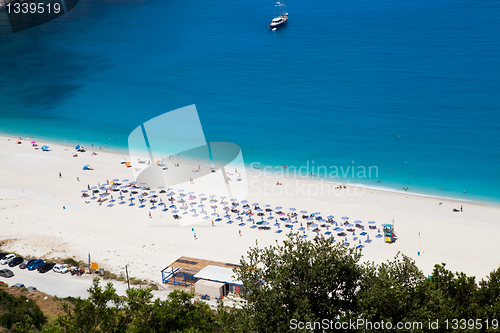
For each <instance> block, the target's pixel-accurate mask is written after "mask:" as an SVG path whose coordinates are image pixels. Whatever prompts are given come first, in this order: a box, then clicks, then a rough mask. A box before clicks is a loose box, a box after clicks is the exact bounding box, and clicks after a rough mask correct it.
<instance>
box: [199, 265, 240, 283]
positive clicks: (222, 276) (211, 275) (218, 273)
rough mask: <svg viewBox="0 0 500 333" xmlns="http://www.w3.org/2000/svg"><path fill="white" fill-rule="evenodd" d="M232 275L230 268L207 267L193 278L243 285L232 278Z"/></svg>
mask: <svg viewBox="0 0 500 333" xmlns="http://www.w3.org/2000/svg"><path fill="white" fill-rule="evenodd" d="M233 275H234V273H233V269H232V268H228V267H220V266H212V265H209V266H207V267H205V268H203V269H202V270H200V271H199V272H198V273H196V274H195V275H194V277H195V278H197V279H203V280H210V281H216V282H222V283H229V284H237V285H240V286H241V285H243V283H242V282H241V281H239V280H236V279H235V278H233V277H232V276H233Z"/></svg>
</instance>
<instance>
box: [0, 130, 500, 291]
mask: <svg viewBox="0 0 500 333" xmlns="http://www.w3.org/2000/svg"><path fill="white" fill-rule="evenodd" d="M7 138H10V139H11V141H7ZM28 140H30V141H31V138H30V139H28ZM35 140H36V139H34V140H33V141H35ZM23 142H24V143H23V144H21V145H17V144H16V139H14V138H13V137H12V136H10V137H3V136H0V177H2V178H3V179H4V181H3V184H2V187H0V211H1V212H2V218H0V228H2V230H4V232H3V233H2V234H3V236H2V237H3V239H2V240H11V241H10V242H9V244H8V247H9V248H10V249H12V250H14V251H15V252H17V253H19V254H21V255H23V256H46V257H48V258H55V257H63V256H64V257H73V258H75V259H77V260H78V259H81V260H86V258H87V256H88V253H91V255H92V258H93V260H95V262H98V263H99V264H100V266H101V267H103V268H105V269H106V270H108V271H111V272H113V273H115V274H117V275H120V274H121V273H124V267H125V265H128V267H129V274H131V275H132V276H136V277H138V278H142V279H148V280H152V281H156V282H158V280H159V278H160V271H161V270H162V269H163V268H165V267H166V266H167V265H168V264H170V263H171V262H173V261H175V260H177V259H178V258H179V257H181V256H189V257H193V258H200V259H207V260H215V261H222V262H228V263H233V264H237V263H238V262H239V260H240V259H241V256H246V254H247V251H248V249H249V248H250V247H255V246H256V242H258V243H257V244H258V246H259V247H265V246H268V245H272V244H276V242H281V241H283V240H285V239H286V235H287V233H288V230H285V232H283V233H281V234H278V233H276V231H277V228H276V227H275V226H274V225H273V223H274V221H273V222H272V223H271V225H270V227H271V230H267V231H265V230H257V229H255V230H252V229H251V228H250V226H251V223H252V222H250V223H248V222H247V225H246V226H243V227H239V226H238V225H237V224H236V223H235V224H226V223H225V221H226V220H225V219H223V221H221V222H217V223H215V224H214V225H212V223H211V221H212V219H215V217H212V218H208V219H207V220H202V219H201V217H200V220H197V221H195V224H193V225H182V223H179V222H182V220H181V221H179V220H175V219H174V218H173V213H172V212H171V211H167V212H162V211H161V210H149V209H148V208H145V209H144V210H141V209H139V208H138V207H137V206H135V207H128V205H121V206H120V205H115V206H114V207H106V205H102V206H99V205H98V204H97V202H96V201H92V202H91V201H89V203H88V204H87V203H86V200H87V199H84V198H82V195H81V192H82V190H84V189H85V190H86V189H87V185H89V186H91V185H97V183H98V182H100V183H101V184H103V183H106V179H109V180H112V179H113V178H117V179H120V180H121V179H132V178H130V177H131V176H132V170H130V169H127V168H125V167H124V166H123V165H121V164H120V162H119V159H120V157H121V156H122V155H117V154H115V153H113V152H109V151H108V150H106V149H103V150H102V151H100V152H99V154H98V155H97V156H93V155H91V153H92V150H87V152H86V153H82V154H79V156H78V157H77V158H74V157H72V153H73V151H74V149H71V147H68V146H66V145H61V144H57V143H48V142H45V143H47V144H49V145H52V146H51V149H52V150H51V151H50V152H42V151H36V150H34V149H33V148H32V147H31V144H30V143H29V141H28V143H27V144H26V141H24V139H23ZM39 144H40V145H41V144H43V142H40V143H39ZM73 148H74V147H73ZM85 164H91V165H92V166H93V167H94V171H83V170H82V166H83V165H85ZM59 172H62V175H63V177H62V178H61V177H59V176H58V173H59ZM217 174H219V175H220V173H216V174H215V175H217ZM77 177H79V179H80V181H77V179H76V178H77ZM188 177H189V176H188ZM246 178H247V181H248V194H246V196H245V200H248V202H249V203H260V204H261V205H263V206H264V205H265V204H269V205H270V207H273V208H274V207H277V206H283V211H284V212H285V214H286V213H288V212H291V211H292V210H291V208H292V207H294V209H295V208H296V210H297V212H299V211H301V210H305V211H307V212H309V213H311V212H322V213H323V214H324V216H326V215H329V214H332V215H334V216H335V220H336V221H339V222H340V221H342V220H341V217H342V216H347V217H349V218H350V221H355V220H361V221H364V223H367V221H371V220H373V221H376V222H377V226H378V228H380V224H384V223H391V221H393V222H392V223H393V224H394V226H395V230H396V233H397V235H398V241H397V242H396V243H394V244H386V243H384V242H383V240H382V239H381V238H378V239H375V237H374V235H375V234H370V239H371V238H372V236H373V240H374V241H373V242H372V243H370V244H366V246H365V248H363V250H362V254H363V261H374V262H378V263H380V262H384V261H385V260H390V259H391V258H393V257H394V255H395V254H396V253H397V252H401V253H403V254H405V255H408V256H410V257H411V258H413V259H414V260H415V261H416V263H417V266H418V267H419V269H421V270H422V271H423V272H424V274H430V273H431V272H432V269H433V267H434V265H435V264H438V263H441V262H445V263H447V265H448V266H447V267H449V269H451V270H452V271H453V270H456V271H463V272H464V273H466V274H468V275H474V276H477V277H478V278H480V277H484V276H486V275H488V274H489V273H490V272H491V271H493V270H494V269H496V267H498V265H499V264H500V260H499V259H496V258H492V257H491V256H490V255H489V254H491V253H496V252H498V251H499V250H500V244H498V243H497V242H496V239H495V235H496V234H497V233H498V231H499V230H500V222H498V220H497V219H496V216H498V215H499V214H500V207H498V206H492V205H484V204H476V203H472V202H467V203H464V202H460V201H458V200H456V199H452V200H448V199H442V198H439V199H438V198H432V197H424V196H420V195H411V193H408V192H405V193H404V194H405V195H401V193H397V192H389V191H380V190H374V189H367V188H361V187H355V186H352V185H349V186H346V189H344V190H335V187H336V186H335V184H336V183H332V182H323V184H321V186H318V184H320V183H321V182H318V181H317V180H311V179H309V180H307V179H305V180H298V179H293V180H290V179H279V178H275V177H272V176H263V175H258V174H252V173H251V172H248V173H247V174H246ZM199 181H200V182H201V180H197V182H199ZM277 181H280V182H282V183H283V185H282V186H277V185H276V182H277ZM209 185H210V186H212V187H211V188H212V189H213V190H211V191H210V192H205V193H207V195H208V194H210V193H214V194H217V192H220V191H219V190H221V189H222V190H224V189H225V185H224V184H222V185H221V184H220V183H219V184H218V183H215V184H211V183H210V184H209ZM179 186H182V188H183V189H186V192H189V191H190V186H193V187H191V188H192V189H193V190H196V188H197V187H196V186H194V185H190V184H189V182H187V181H186V182H185V183H182V184H180V185H179ZM179 188H180V187H179ZM317 189H318V190H324V191H325V193H319V192H318V191H316V190H317ZM198 190H199V189H198ZM198 190H196V191H198ZM360 190H362V191H361V192H360ZM356 191H358V192H356ZM196 193H198V192H196ZM408 194H410V195H408ZM219 195H220V194H219ZM164 199H166V197H164ZM238 199H239V200H241V198H238ZM440 202H442V204H441V205H439V204H438V203H440ZM117 203H118V202H117ZM461 205H463V206H464V207H463V208H464V211H463V213H462V212H459V213H456V212H453V211H452V209H453V208H455V209H460V206H461ZM219 209H222V206H221V207H220V208H219ZM149 212H153V214H152V217H148V213H149ZM221 217H222V216H221ZM245 219H246V218H245ZM245 222H246V221H245ZM299 222H301V223H302V222H303V223H305V220H302V219H300V220H299ZM299 224H300V223H299ZM298 226H299V225H297V227H298ZM304 226H305V225H304ZM367 226H368V225H367ZM191 228H194V229H195V231H194V232H195V233H196V236H197V237H195V238H193V231H192V229H191ZM282 228H283V229H286V228H284V226H282ZM367 229H368V228H367ZM295 230H296V229H294V232H296V231H295ZM239 231H242V235H241V236H239V235H238V232H239ZM325 231H326V230H324V229H322V230H321V232H325ZM305 232H307V233H308V235H309V237H310V238H309V239H311V238H312V237H314V236H315V234H314V233H311V232H312V230H309V229H307V230H305V231H304V233H305ZM301 233H302V231H301ZM421 235H422V236H421ZM332 236H333V234H332ZM348 236H350V235H348ZM420 238H421V239H420ZM335 239H337V240H342V239H343V238H342V237H340V238H338V237H337V235H335ZM363 239H364V238H363ZM360 240H361V239H360ZM357 242H358V241H356V243H355V245H357ZM353 244H354V243H353ZM464 263H465V264H466V265H465V266H464Z"/></svg>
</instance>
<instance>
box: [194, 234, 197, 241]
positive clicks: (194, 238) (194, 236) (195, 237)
mask: <svg viewBox="0 0 500 333" xmlns="http://www.w3.org/2000/svg"><path fill="white" fill-rule="evenodd" d="M197 239H198V238H196V232H195V233H194V240H197Z"/></svg>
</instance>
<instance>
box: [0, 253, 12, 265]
mask: <svg viewBox="0 0 500 333" xmlns="http://www.w3.org/2000/svg"><path fill="white" fill-rule="evenodd" d="M15 257H16V255H15V254H12V253H11V254H8V255H6V256H5V257H3V258H2V259H1V260H0V264H2V265H5V264H8V263H9V262H10V261H11V260H12V259H14V258H15Z"/></svg>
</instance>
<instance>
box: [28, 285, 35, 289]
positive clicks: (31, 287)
mask: <svg viewBox="0 0 500 333" xmlns="http://www.w3.org/2000/svg"><path fill="white" fill-rule="evenodd" d="M28 290H36V287H33V286H29V287H28Z"/></svg>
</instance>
